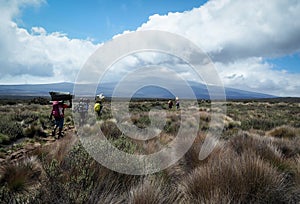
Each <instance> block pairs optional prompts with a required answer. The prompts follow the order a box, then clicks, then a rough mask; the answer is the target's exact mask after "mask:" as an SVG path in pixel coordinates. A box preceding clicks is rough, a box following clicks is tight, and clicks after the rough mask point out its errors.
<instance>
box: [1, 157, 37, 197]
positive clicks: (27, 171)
mask: <svg viewBox="0 0 300 204" xmlns="http://www.w3.org/2000/svg"><path fill="white" fill-rule="evenodd" d="M42 171H43V170H42V168H41V165H40V163H39V162H38V160H37V159H36V157H30V158H26V159H24V160H22V161H20V162H17V163H10V164H7V165H5V166H2V167H1V169H0V184H1V187H0V200H2V201H3V202H4V203H18V202H20V203H23V202H28V200H29V198H32V197H34V196H35V195H36V193H37V192H36V188H37V187H38V186H39V185H40V184H41V175H42Z"/></svg>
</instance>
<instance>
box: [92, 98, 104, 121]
mask: <svg viewBox="0 0 300 204" xmlns="http://www.w3.org/2000/svg"><path fill="white" fill-rule="evenodd" d="M104 98H105V96H104V95H103V94H102V93H101V94H99V95H97V96H96V97H95V101H96V102H95V105H94V111H95V112H96V113H97V116H98V117H101V114H102V109H103V100H104Z"/></svg>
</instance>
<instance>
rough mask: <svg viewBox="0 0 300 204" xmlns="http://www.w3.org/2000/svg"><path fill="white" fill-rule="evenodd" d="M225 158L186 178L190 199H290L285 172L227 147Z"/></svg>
mask: <svg viewBox="0 0 300 204" xmlns="http://www.w3.org/2000/svg"><path fill="white" fill-rule="evenodd" d="M222 155H223V156H222V159H212V160H209V162H208V163H207V164H206V165H203V166H199V167H198V168H196V169H195V170H194V171H193V172H192V173H191V174H189V175H188V176H187V177H186V178H185V179H183V183H182V185H183V188H184V191H185V193H186V195H187V197H188V198H187V199H189V200H190V201H191V202H196V203H223V202H225V203H227V202H231V203H241V202H242V203H255V202H256V203H258V202H259V203H273V202H286V201H287V200H288V198H286V197H285V196H284V193H285V192H287V191H288V190H289V189H288V188H287V186H286V185H285V183H284V175H283V174H280V173H279V172H277V171H276V169H275V168H273V167H272V166H271V165H269V164H268V163H265V162H264V161H263V160H262V159H260V158H259V157H255V156H253V155H249V154H248V155H241V156H238V155H237V154H236V153H234V152H232V151H230V150H227V151H225V152H223V154H222Z"/></svg>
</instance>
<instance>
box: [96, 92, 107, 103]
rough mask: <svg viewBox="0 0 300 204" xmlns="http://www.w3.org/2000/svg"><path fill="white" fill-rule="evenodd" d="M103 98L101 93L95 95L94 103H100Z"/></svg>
mask: <svg viewBox="0 0 300 204" xmlns="http://www.w3.org/2000/svg"><path fill="white" fill-rule="evenodd" d="M104 98H105V96H104V95H103V93H101V94H99V95H96V98H95V100H96V101H102V100H103V99H104Z"/></svg>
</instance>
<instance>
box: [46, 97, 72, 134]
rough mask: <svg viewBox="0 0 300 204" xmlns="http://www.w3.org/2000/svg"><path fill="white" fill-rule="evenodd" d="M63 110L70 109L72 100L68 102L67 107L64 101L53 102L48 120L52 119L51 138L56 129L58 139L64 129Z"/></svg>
mask: <svg viewBox="0 0 300 204" xmlns="http://www.w3.org/2000/svg"><path fill="white" fill-rule="evenodd" d="M65 108H72V100H71V99H70V100H69V105H67V104H65V103H64V101H53V103H52V111H51V114H50V120H52V117H54V128H53V130H52V136H55V134H56V130H57V128H58V138H60V137H62V136H63V135H62V130H63V127H64V113H65Z"/></svg>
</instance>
